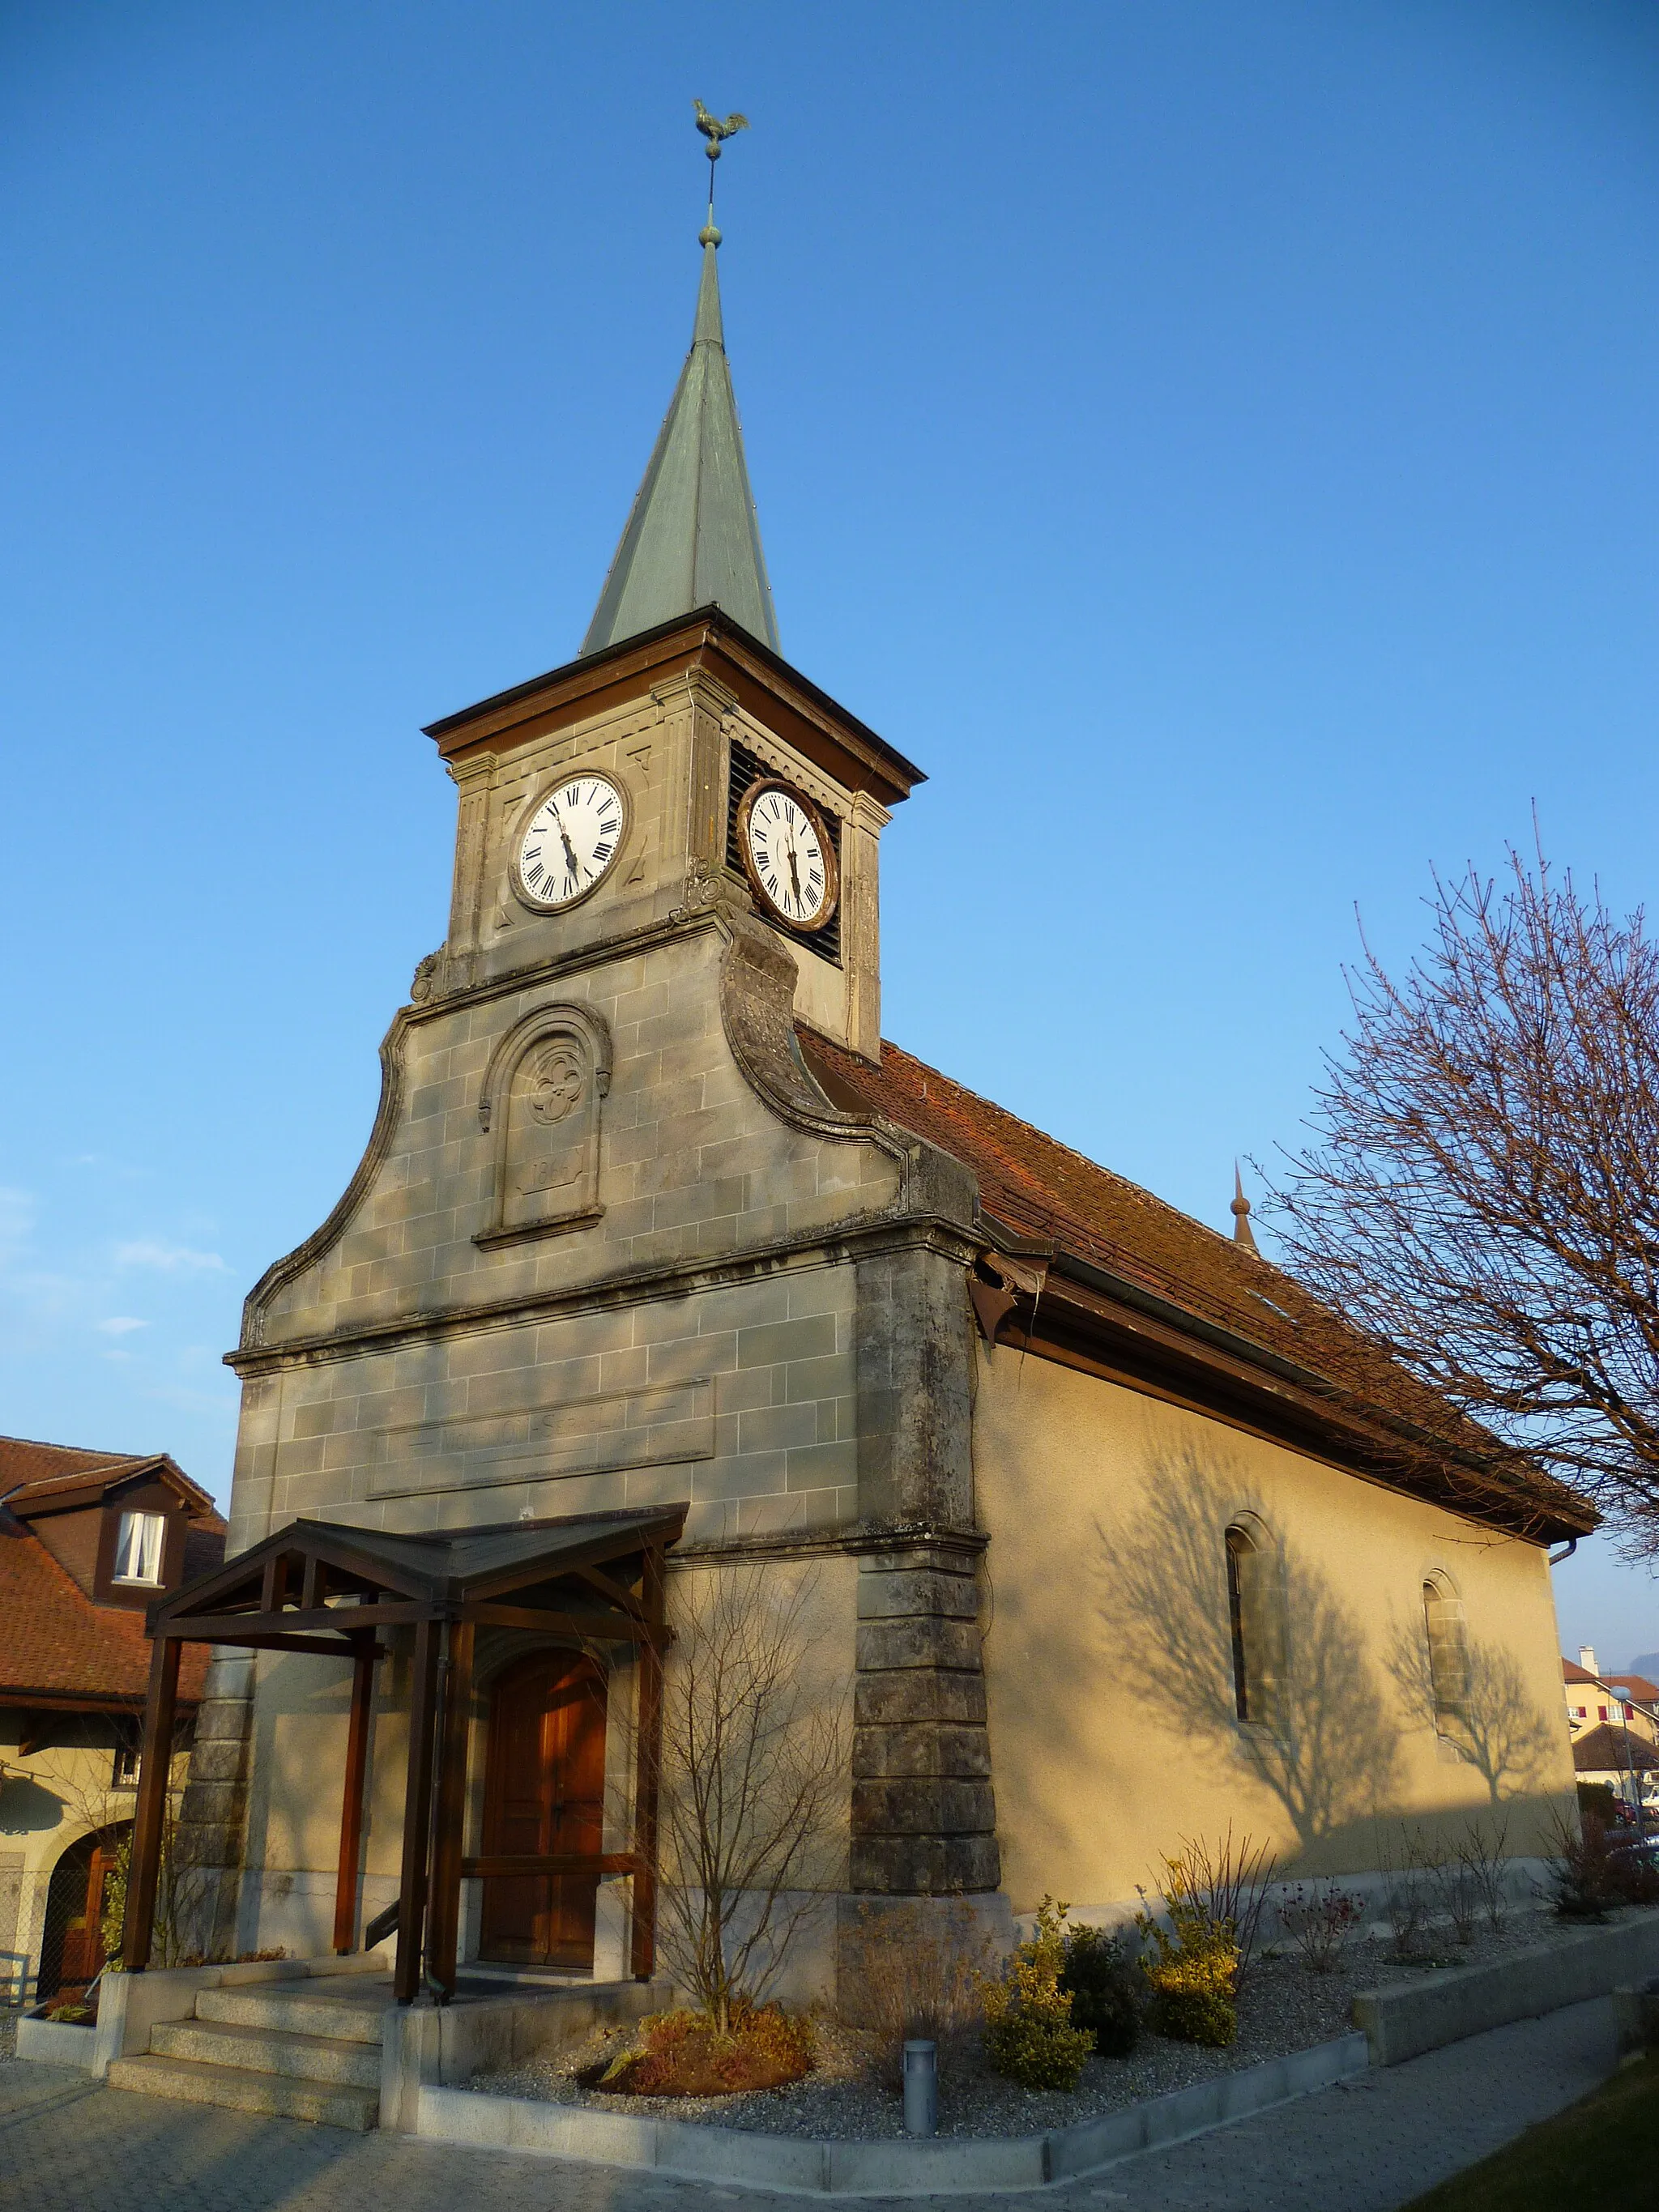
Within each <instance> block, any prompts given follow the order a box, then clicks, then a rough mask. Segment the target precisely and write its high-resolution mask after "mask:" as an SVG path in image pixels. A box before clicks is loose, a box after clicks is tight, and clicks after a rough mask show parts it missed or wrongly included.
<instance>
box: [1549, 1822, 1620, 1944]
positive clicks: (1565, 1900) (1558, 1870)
mask: <svg viewBox="0 0 1659 2212" xmlns="http://www.w3.org/2000/svg"><path fill="white" fill-rule="evenodd" d="M1549 1885H1550V1891H1551V1894H1552V1897H1553V1901H1554V1905H1555V1910H1556V1911H1557V1913H1558V1914H1559V1917H1561V1918H1562V1919H1563V1920H1605V1919H1606V1918H1607V1915H1608V1913H1609V1912H1610V1911H1612V1910H1613V1906H1614V1905H1620V1904H1622V1903H1623V1902H1624V1900H1623V1899H1622V1898H1621V1897H1620V1894H1619V1885H1618V1879H1617V1875H1616V1873H1615V1871H1614V1869H1613V1861H1612V1855H1611V1853H1610V1852H1609V1850H1608V1848H1607V1829H1606V1828H1605V1827H1604V1826H1602V1824H1601V1821H1600V1820H1595V1819H1594V1818H1593V1817H1592V1818H1589V1819H1586V1820H1584V1822H1583V1825H1582V1826H1575V1825H1574V1824H1573V1823H1572V1822H1571V1820H1560V1821H1558V1823H1557V1824H1556V1832H1555V1856H1554V1857H1553V1859H1552V1860H1551V1861H1550V1868H1549Z"/></svg>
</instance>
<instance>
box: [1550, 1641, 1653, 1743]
mask: <svg viewBox="0 0 1659 2212" xmlns="http://www.w3.org/2000/svg"><path fill="white" fill-rule="evenodd" d="M1561 1680H1562V1686H1563V1688H1564V1690H1565V1695H1566V1705H1567V1731H1568V1733H1569V1735H1571V1736H1572V1737H1573V1739H1574V1740H1575V1741H1577V1738H1578V1737H1579V1736H1581V1735H1583V1733H1584V1732H1585V1730H1586V1729H1594V1728H1600V1727H1601V1726H1604V1725H1606V1724H1608V1723H1611V1724H1612V1725H1613V1727H1615V1728H1620V1727H1622V1728H1628V1729H1631V1730H1632V1733H1633V1734H1634V1735H1637V1736H1638V1737H1639V1738H1640V1740H1641V1741H1643V1742H1644V1743H1649V1744H1659V1682H1650V1680H1648V1678H1647V1676H1646V1675H1645V1674H1598V1673H1597V1671H1596V1666H1595V1650H1594V1648H1593V1647H1592V1646H1591V1645H1589V1644H1580V1645H1579V1647H1578V1663H1577V1666H1575V1665H1574V1664H1573V1662H1572V1661H1571V1659H1564V1660H1563V1661H1562V1662H1561Z"/></svg>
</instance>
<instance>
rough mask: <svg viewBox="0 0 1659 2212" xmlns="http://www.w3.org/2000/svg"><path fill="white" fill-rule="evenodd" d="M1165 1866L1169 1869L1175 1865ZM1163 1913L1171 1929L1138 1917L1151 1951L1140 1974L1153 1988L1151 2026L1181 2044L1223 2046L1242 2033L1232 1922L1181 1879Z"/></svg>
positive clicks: (1145, 1915)
mask: <svg viewBox="0 0 1659 2212" xmlns="http://www.w3.org/2000/svg"><path fill="white" fill-rule="evenodd" d="M1170 1864H1171V1862H1166V1868H1167V1867H1168V1866H1169V1865H1170ZM1142 1894H1143V1896H1144V1895H1145V1892H1144V1891H1143V1893H1142ZM1164 1911H1165V1912H1166V1913H1167V1914H1168V1916H1169V1921H1170V1924H1169V1926H1168V1927H1167V1928H1166V1927H1165V1926H1164V1923H1162V1922H1161V1921H1159V1920H1158V1919H1156V1918H1154V1917H1153V1916H1152V1913H1151V1912H1148V1911H1141V1912H1139V1913H1137V1914H1136V1916H1135V1926H1136V1927H1137V1928H1138V1929H1139V1931H1140V1937H1141V1941H1142V1942H1143V1943H1144V1944H1145V1945H1146V1952H1145V1953H1144V1954H1143V1955H1142V1958H1141V1961H1140V1971H1141V1972H1142V1973H1143V1974H1144V1975H1145V1976H1146V1979H1147V1980H1148V1982H1150V1983H1151V1984H1152V2002H1151V2003H1150V2004H1149V2005H1148V2007H1147V2008H1146V2021H1147V2025H1148V2026H1149V2027H1151V2028H1152V2030H1153V2031H1154V2033H1157V2034H1158V2035H1167V2036H1169V2037H1170V2039H1172V2040H1173V2041H1174V2042H1176V2043H1203V2044H1209V2045H1214V2046H1215V2047H1216V2048H1218V2049H1220V2048H1225V2045H1228V2044H1230V2043H1231V2042H1232V2040H1233V2039H1234V2038H1235V2037H1236V2036H1237V2033H1238V1945H1237V1942H1236V1940H1235V1938H1234V1936H1233V1928H1232V1923H1231V1920H1229V1919H1227V1918H1225V1917H1218V1915H1217V1914H1216V1913H1215V1911H1213V1910H1212V1907H1211V1906H1210V1904H1209V1902H1208V1900H1207V1899H1206V1897H1205V1896H1203V1895H1201V1894H1199V1893H1194V1891H1193V1890H1192V1889H1190V1888H1188V1887H1186V1886H1185V1885H1184V1884H1182V1882H1180V1881H1172V1882H1171V1883H1170V1891H1169V1894H1168V1895H1166V1897H1165V1898H1164Z"/></svg>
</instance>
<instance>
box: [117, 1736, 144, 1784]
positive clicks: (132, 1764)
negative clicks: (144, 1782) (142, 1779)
mask: <svg viewBox="0 0 1659 2212" xmlns="http://www.w3.org/2000/svg"><path fill="white" fill-rule="evenodd" d="M138 1766H139V1756H138V1747H137V1744H136V1743H118V1744H117V1745H116V1747H115V1767H114V1771H113V1772H112V1774H111V1776H110V1787H111V1789H112V1790H136V1789H137V1787H138Z"/></svg>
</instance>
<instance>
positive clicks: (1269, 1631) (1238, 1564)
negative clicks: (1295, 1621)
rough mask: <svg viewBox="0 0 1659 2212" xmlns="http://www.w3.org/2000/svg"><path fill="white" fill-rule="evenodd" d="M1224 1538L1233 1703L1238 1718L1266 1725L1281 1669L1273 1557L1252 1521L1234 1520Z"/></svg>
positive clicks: (1274, 1705)
mask: <svg viewBox="0 0 1659 2212" xmlns="http://www.w3.org/2000/svg"><path fill="white" fill-rule="evenodd" d="M1226 1541H1227V1618H1228V1626H1229V1627H1230V1629H1231V1635H1232V1655H1233V1704H1234V1707H1235V1710H1236V1711H1237V1714H1238V1717H1239V1719H1240V1720H1242V1721H1254V1722H1258V1723H1271V1722H1272V1721H1273V1719H1274V1718H1275V1717H1276V1716H1277V1712H1278V1705H1279V1678H1280V1675H1281V1674H1282V1672H1283V1651H1284V1636H1283V1633H1282V1624H1281V1621H1280V1619H1279V1577H1278V1561H1277V1559H1276V1557H1275V1555H1274V1553H1273V1546H1272V1542H1271V1540H1270V1539H1269V1538H1268V1535H1267V1531H1266V1530H1265V1529H1264V1528H1261V1526H1260V1525H1259V1524H1257V1523H1253V1522H1234V1523H1233V1525H1232V1527H1231V1528H1229V1529H1228V1531H1227V1540H1226Z"/></svg>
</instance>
